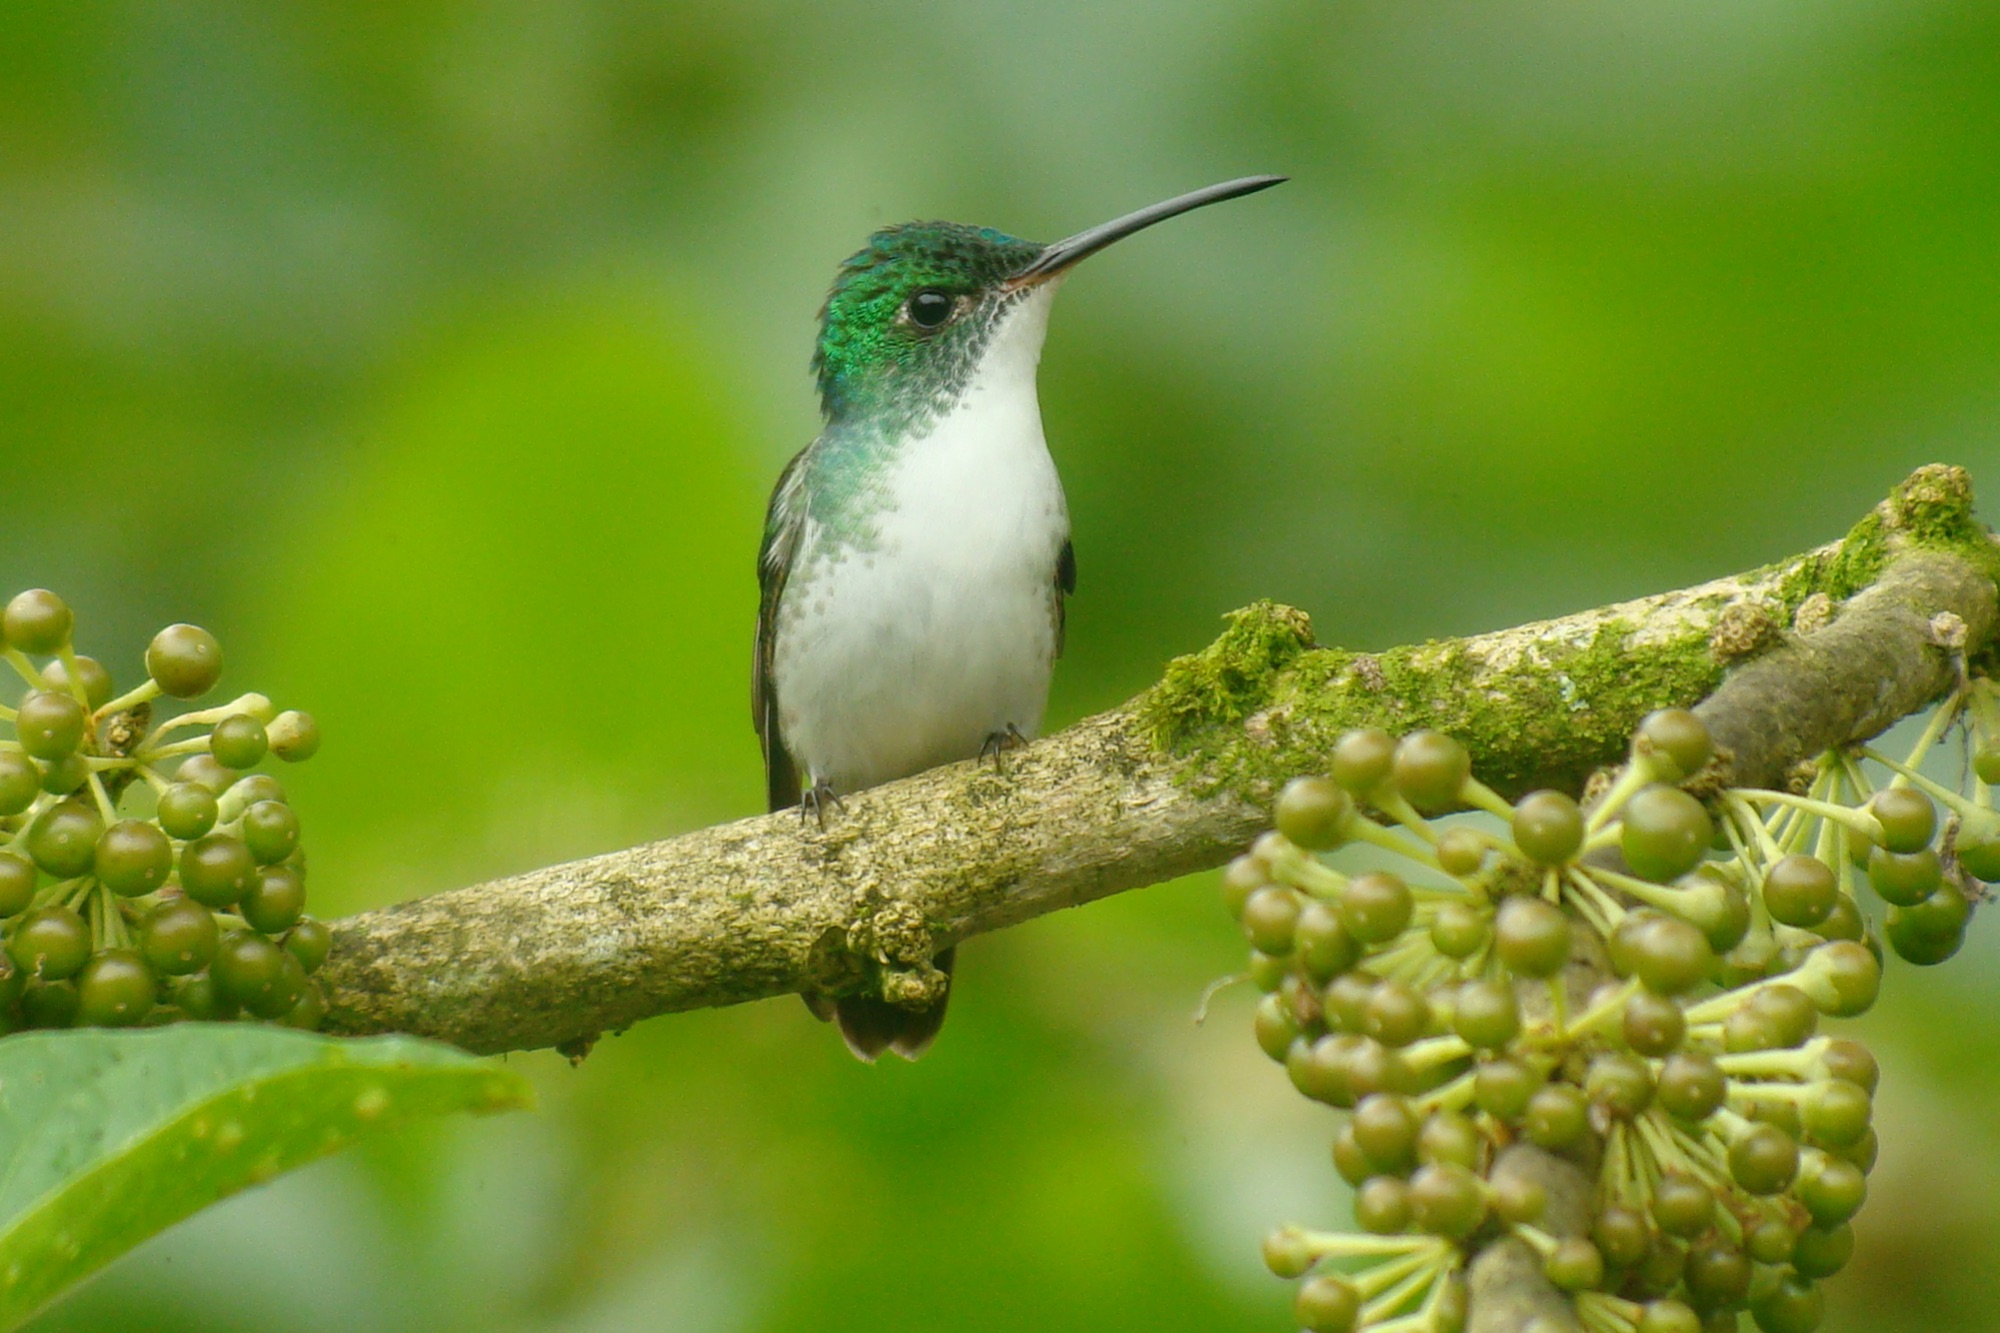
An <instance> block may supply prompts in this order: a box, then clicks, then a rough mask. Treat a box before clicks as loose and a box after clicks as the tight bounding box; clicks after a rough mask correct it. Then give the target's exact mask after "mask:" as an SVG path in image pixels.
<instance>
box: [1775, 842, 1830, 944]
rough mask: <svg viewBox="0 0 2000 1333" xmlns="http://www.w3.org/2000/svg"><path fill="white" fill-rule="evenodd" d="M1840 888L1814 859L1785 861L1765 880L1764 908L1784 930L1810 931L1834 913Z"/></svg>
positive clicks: (1811, 857) (1792, 856)
mask: <svg viewBox="0 0 2000 1333" xmlns="http://www.w3.org/2000/svg"><path fill="white" fill-rule="evenodd" d="M1839 897H1840V885H1839V884H1838V882H1837V881H1836V880H1835V879H1834V874H1833V870H1832V869H1831V868H1830V867H1829V866H1828V865H1827V863H1826V862H1824V861H1822V860H1820V859H1819V858H1818V857H1816V856H1800V855H1797V854H1794V855H1791V856H1787V857H1784V858H1782V859H1780V860H1779V861H1778V862H1777V863H1776V864H1775V865H1773V866H1772V867H1771V869H1770V871H1769V872H1768V873H1766V874H1765V876H1764V907H1765V909H1766V910H1768V911H1769V912H1770V913H1771V919H1772V920H1774V921H1776V922H1777V923H1778V924H1779V925H1783V926H1797V927H1799V928H1800V929H1803V930H1810V929H1811V928H1812V927H1814V926H1817V925H1818V924H1819V923H1820V922H1822V921H1824V920H1826V919H1827V917H1828V916H1830V915H1832V913H1833V905H1834V902H1835V900H1836V899H1838V898H1839Z"/></svg>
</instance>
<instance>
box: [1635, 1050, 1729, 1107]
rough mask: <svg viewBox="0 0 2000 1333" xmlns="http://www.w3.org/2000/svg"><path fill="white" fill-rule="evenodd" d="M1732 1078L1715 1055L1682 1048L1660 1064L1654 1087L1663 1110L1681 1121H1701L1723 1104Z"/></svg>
mask: <svg viewBox="0 0 2000 1333" xmlns="http://www.w3.org/2000/svg"><path fill="white" fill-rule="evenodd" d="M1728 1093H1729V1081H1728V1079H1727V1077H1726V1076H1725V1075H1724V1074H1723V1072H1722V1067H1721V1066H1720V1065H1718V1064H1717V1063H1716V1062H1715V1057H1713V1056H1711V1055H1709V1054H1707V1053H1706V1052H1702V1051H1679V1052H1676V1053H1675V1054H1673V1055H1670V1056H1668V1057H1667V1059H1666V1062H1665V1063H1664V1064H1662V1065H1661V1066H1660V1077H1659V1079H1658V1080H1657V1081H1656V1083H1655V1085H1654V1088H1653V1095H1654V1096H1655V1097H1656V1098H1657V1099H1658V1101H1659V1104H1660V1109H1661V1110H1663V1111H1665V1112H1666V1113H1667V1114H1668V1115H1670V1116H1673V1117H1674V1118H1675V1119H1677V1120H1685V1121H1688V1122H1690V1123H1698V1122H1700V1121H1703V1120H1706V1119H1708V1117H1710V1116H1711V1115H1714V1114H1715V1112H1716V1111H1717V1110H1718V1109H1719V1108H1720V1107H1721V1106H1722V1103H1723V1100H1724V1098H1725V1097H1727V1096H1728Z"/></svg>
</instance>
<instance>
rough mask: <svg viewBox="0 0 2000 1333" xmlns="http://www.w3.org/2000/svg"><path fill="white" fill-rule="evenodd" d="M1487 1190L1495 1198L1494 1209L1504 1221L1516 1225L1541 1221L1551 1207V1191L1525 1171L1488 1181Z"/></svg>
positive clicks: (1514, 1172) (1510, 1173)
mask: <svg viewBox="0 0 2000 1333" xmlns="http://www.w3.org/2000/svg"><path fill="white" fill-rule="evenodd" d="M1487 1190H1488V1193H1490V1194H1491V1195H1492V1198H1493V1211H1494V1212H1495V1213H1497V1214H1499V1216H1500V1218H1501V1220H1502V1221H1505V1222H1511V1223H1513V1224H1515V1225H1516V1226H1519V1225H1521V1224H1524V1223H1525V1224H1528V1225H1533V1224H1534V1223H1536V1222H1539V1221H1541V1219H1542V1214H1544V1213H1546V1212H1547V1211H1548V1209H1549V1192H1548V1191H1547V1190H1546V1189H1544V1188H1542V1186H1541V1184H1540V1182H1538V1181H1536V1180H1535V1179H1534V1178H1533V1177H1531V1176H1529V1175H1527V1174H1525V1173H1524V1172H1520V1171H1513V1172H1509V1173H1507V1174H1505V1175H1502V1176H1499V1177H1497V1178H1496V1179H1494V1180H1492V1181H1489V1182H1488V1184H1487Z"/></svg>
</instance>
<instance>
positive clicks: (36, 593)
mask: <svg viewBox="0 0 2000 1333" xmlns="http://www.w3.org/2000/svg"><path fill="white" fill-rule="evenodd" d="M75 628H76V616H75V614H74V613H73V612H71V610H70V609H69V604H68V603H67V602H65V601H63V599H62V598H60V597H58V596H56V595H55V594H54V593H52V592H50V591H49V590H48V589H47V588H30V589H28V591H26V592H23V593H16V594H15V595H14V599H13V600H12V601H10V602H8V603H7V610H6V611H5V613H0V631H4V632H5V634H6V637H7V645H8V646H9V647H11V648H18V649H20V650H21V651H22V652H24V653H54V652H60V651H61V650H62V646H63V645H64V644H66V643H68V642H69V636H70V633H71V631H73V630H74V629H75Z"/></svg>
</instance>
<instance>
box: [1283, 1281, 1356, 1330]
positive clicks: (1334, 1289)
mask: <svg viewBox="0 0 2000 1333" xmlns="http://www.w3.org/2000/svg"><path fill="white" fill-rule="evenodd" d="M1292 1314H1293V1316H1294V1317H1295V1318H1296V1319H1297V1320H1298V1322H1299V1327H1300V1328H1301V1329H1303V1330H1305V1333H1353V1329H1354V1323H1355V1320H1356V1319H1358V1318H1360V1315H1361V1295H1360V1293H1359V1292H1357V1291H1355V1289H1354V1286H1353V1284H1352V1283H1350V1282H1349V1281H1348V1280H1347V1279H1346V1278H1343V1277H1338V1276H1335V1275H1334V1274H1332V1273H1322V1274H1321V1275H1320V1276H1318V1277H1313V1278H1307V1279H1306V1280H1305V1281H1304V1282H1302V1283H1300V1284H1299V1292H1298V1295H1297V1296H1296V1297H1295V1298H1294V1299H1293V1301H1292Z"/></svg>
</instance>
